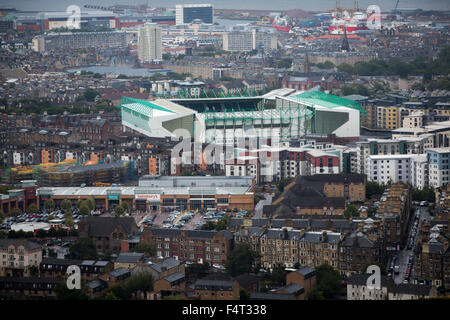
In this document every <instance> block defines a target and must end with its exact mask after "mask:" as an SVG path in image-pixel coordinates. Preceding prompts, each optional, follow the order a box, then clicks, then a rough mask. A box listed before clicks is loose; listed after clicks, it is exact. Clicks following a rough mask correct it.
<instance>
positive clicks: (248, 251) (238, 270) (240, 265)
mask: <svg viewBox="0 0 450 320" xmlns="http://www.w3.org/2000/svg"><path fill="white" fill-rule="evenodd" d="M259 257H260V255H259V253H258V252H256V251H254V250H253V249H252V248H251V247H250V245H249V244H248V243H238V244H237V245H236V246H235V247H234V248H233V250H231V252H230V254H229V256H228V260H227V263H226V266H225V267H226V270H227V272H228V273H229V274H230V275H231V276H233V277H235V276H238V275H241V274H244V273H249V272H251V271H252V269H253V266H254V264H255V263H256V262H257V260H258V259H259Z"/></svg>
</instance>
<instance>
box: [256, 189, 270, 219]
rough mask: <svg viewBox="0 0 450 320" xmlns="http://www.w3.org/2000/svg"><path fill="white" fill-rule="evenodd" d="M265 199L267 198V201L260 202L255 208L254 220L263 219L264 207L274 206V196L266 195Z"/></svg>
mask: <svg viewBox="0 0 450 320" xmlns="http://www.w3.org/2000/svg"><path fill="white" fill-rule="evenodd" d="M264 197H265V199H264V200H260V201H259V202H258V203H257V204H256V206H255V214H254V218H257V219H260V218H262V214H263V206H266V205H270V204H272V198H273V194H270V193H265V194H264Z"/></svg>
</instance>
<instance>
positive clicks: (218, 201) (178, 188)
mask: <svg viewBox="0 0 450 320" xmlns="http://www.w3.org/2000/svg"><path fill="white" fill-rule="evenodd" d="M253 187H254V185H253V178H252V177H218V176H214V177H201V176H199V177H192V176H191V177H160V178H158V177H155V178H151V177H149V179H147V178H145V179H143V180H141V182H140V186H128V187H84V188H82V187H47V188H38V189H37V195H38V198H39V200H38V201H39V202H42V201H45V200H46V199H53V200H55V202H56V203H57V204H59V203H60V202H61V201H62V200H63V199H69V200H71V201H73V202H76V201H78V199H82V200H83V199H92V198H93V199H94V200H95V202H96V207H97V208H98V209H100V210H107V211H108V210H111V209H112V208H114V207H115V206H117V205H119V204H121V203H122V202H123V201H126V202H128V203H129V204H130V208H132V209H134V210H136V209H137V210H148V211H158V210H161V209H175V208H178V209H181V210H197V209H206V208H223V209H234V208H236V209H246V210H250V211H251V210H253V208H254V199H253V197H254V194H253Z"/></svg>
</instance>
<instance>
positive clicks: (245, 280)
mask: <svg viewBox="0 0 450 320" xmlns="http://www.w3.org/2000/svg"><path fill="white" fill-rule="evenodd" d="M235 279H236V281H237V282H239V285H240V286H241V287H244V288H246V287H248V286H250V285H252V284H255V283H258V282H259V281H260V278H259V277H258V276H257V275H254V274H250V273H247V274H241V275H239V276H237V277H236V278H235Z"/></svg>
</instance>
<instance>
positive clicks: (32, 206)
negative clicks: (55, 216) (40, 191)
mask: <svg viewBox="0 0 450 320" xmlns="http://www.w3.org/2000/svg"><path fill="white" fill-rule="evenodd" d="M38 211H39V208H38V206H37V205H36V204H35V203H32V204H30V205H29V206H28V208H27V212H32V213H36V212H38Z"/></svg>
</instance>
